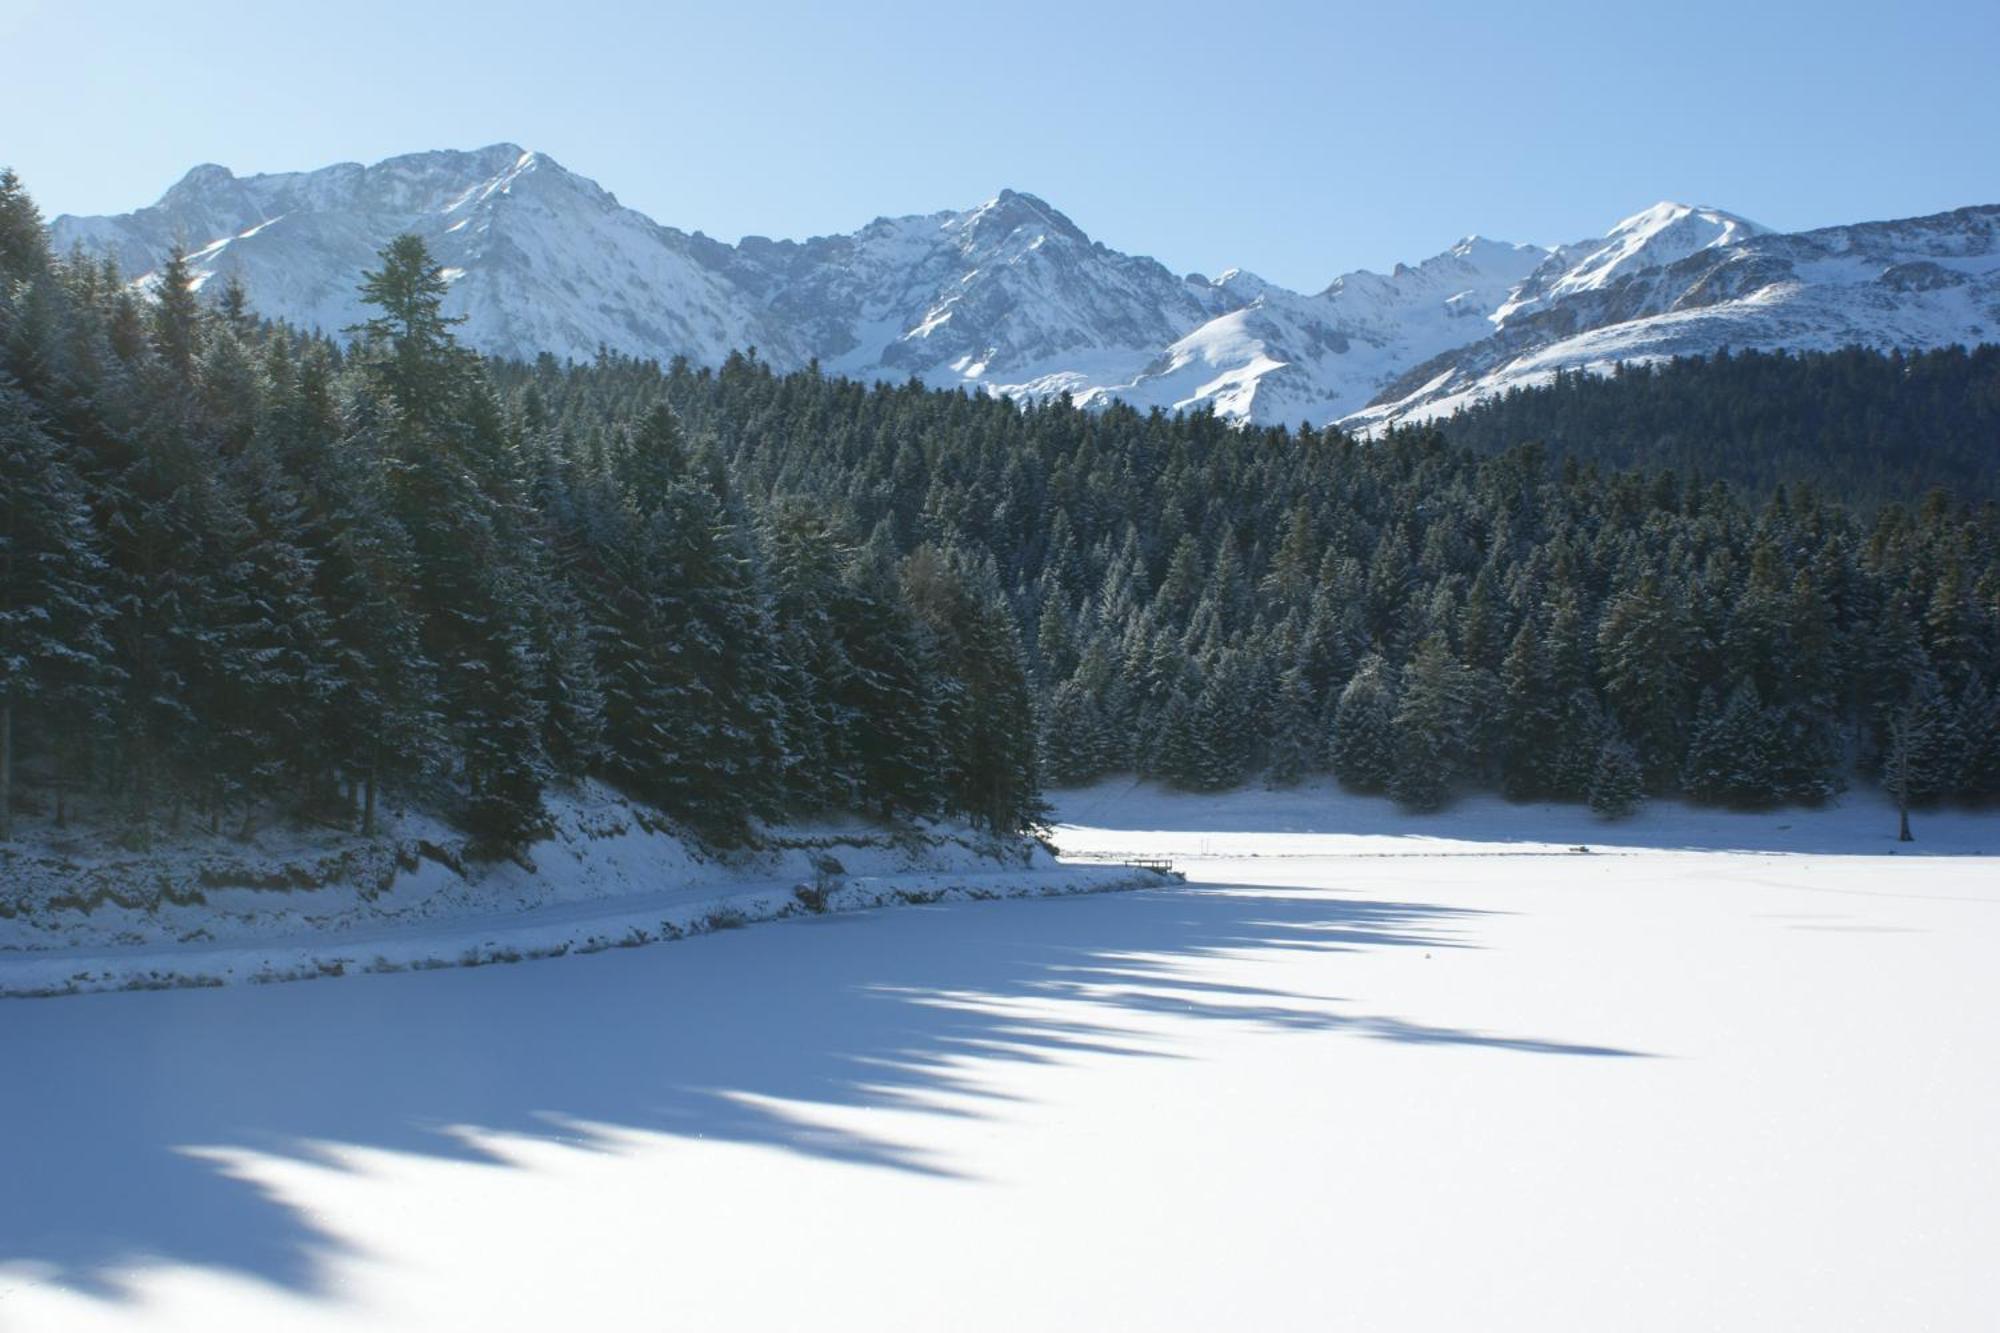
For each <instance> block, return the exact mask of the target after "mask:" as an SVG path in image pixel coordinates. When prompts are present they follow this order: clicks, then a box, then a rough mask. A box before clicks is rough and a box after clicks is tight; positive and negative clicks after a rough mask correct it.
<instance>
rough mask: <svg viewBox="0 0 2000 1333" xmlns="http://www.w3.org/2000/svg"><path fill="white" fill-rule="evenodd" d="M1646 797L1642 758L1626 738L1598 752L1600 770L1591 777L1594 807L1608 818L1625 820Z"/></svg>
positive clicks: (1592, 803) (1591, 805) (1591, 801)
mask: <svg viewBox="0 0 2000 1333" xmlns="http://www.w3.org/2000/svg"><path fill="white" fill-rule="evenodd" d="M1644 799H1645V781H1644V777H1643V775H1642V774H1641V773H1640V770H1639V757H1638V755H1637V754H1635V753H1634V752H1633V749H1632V747H1631V746H1630V745H1629V744H1627V743H1626V742H1625V741H1623V740H1621V739H1618V738H1615V737H1614V738H1613V739H1611V740H1608V741H1606V742H1604V744H1603V745H1602V746H1600V747H1599V748H1598V751H1597V771H1596V772H1595V773H1593V774H1592V775H1591V779H1590V808H1591V809H1592V810H1593V811H1595V812H1596V813H1597V814H1599V815H1602V816H1603V817H1604V818H1606V819H1623V818H1624V817H1625V816H1627V815H1629V814H1631V813H1632V812H1633V811H1634V810H1637V809H1638V808H1639V803H1640V802H1641V801H1643V800H1644Z"/></svg>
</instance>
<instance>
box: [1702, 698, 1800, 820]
mask: <svg viewBox="0 0 2000 1333" xmlns="http://www.w3.org/2000/svg"><path fill="white" fill-rule="evenodd" d="M1776 746H1777V738H1776V736H1775V735H1774V734H1773V729H1772V726H1771V721H1770V718H1769V716H1768V715H1767V714H1766V712H1765V710H1764V705H1763V703H1762V702H1761V701H1760V700H1759V699H1758V697H1757V688H1756V686H1754V685H1752V684H1751V683H1750V682H1749V681H1748V680H1744V681H1741V682H1740V683H1738V685H1737V686H1736V688H1735V689H1734V690H1732V691H1730V694H1729V698H1728V701H1727V702H1726V703H1724V704H1722V705H1721V706H1719V707H1718V706H1717V705H1716V702H1715V698H1714V696H1713V695H1712V694H1708V695H1705V696H1704V698H1703V700H1702V707H1701V711H1700V713H1698V714H1697V717H1696V722H1695V729H1694V738H1693V740H1692V741H1691V742H1690V744H1689V747H1688V757H1687V768H1686V772H1685V773H1684V774H1683V775H1682V778H1681V784H1682V786H1684V787H1685V788H1686V789H1687V792H1688V794H1689V795H1690V796H1693V797H1694V798H1695V799H1696V800H1698V801H1707V802H1711V803H1713V804H1717V805H1732V806H1742V807H1752V808H1755V807H1762V806H1768V805H1772V804H1775V803H1776V801H1777V799H1778V797H1777V796H1776V794H1775V789H1776V787H1777V777H1776V774H1775V772H1774V769H1775V758H1776V755H1775V750H1776Z"/></svg>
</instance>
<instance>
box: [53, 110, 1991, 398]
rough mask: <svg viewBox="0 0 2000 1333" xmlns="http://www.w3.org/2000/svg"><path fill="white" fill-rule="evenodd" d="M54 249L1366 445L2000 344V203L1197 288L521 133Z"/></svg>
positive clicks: (242, 186)
mask: <svg viewBox="0 0 2000 1333" xmlns="http://www.w3.org/2000/svg"><path fill="white" fill-rule="evenodd" d="M52 231H53V236H54V240H55V243H56V244H57V246H58V247H59V248H61V249H64V250H67V249H68V248H70V247H71V246H73V245H81V246H83V247H84V248H85V249H86V250H89V251H93V252H97V253H101V254H106V255H110V256H112V257H114V258H116V259H117V261H118V263H119V265H120V266H121V268H122V269H123V270H124V271H125V272H126V274H128V275H129V276H132V277H133V278H135V279H137V280H140V281H145V280H147V279H149V278H150V277H151V275H152V274H153V272H154V271H155V270H156V269H157V267H158V266H159V264H160V263H161V261H162V260H163V258H164V257H165V255H166V254H167V252H168V250H169V249H170V247H171V246H172V245H173V244H174V242H175V240H176V238H177V237H178V238H181V239H183V240H184V241H185V243H186V244H187V245H188V247H189V248H190V249H191V250H192V251H193V264H194V268H195V271H196V273H197V274H198V275H199V277H200V279H201V280H202V281H203V282H207V281H209V280H212V279H213V278H215V277H217V276H218V275H226V274H232V273H233V274H238V275H240V276H241V278H242V280H243V282H244V283H245V285H246V286H247V288H248V290H249V294H250V299H251V302H252V304H253V305H254V306H255V307H256V308H257V309H258V310H259V311H261V312H262V313H264V314H266V315H270V316H273V317H275V318H280V319H284V320H288V321H290V322H292V323H295V324H298V325H301V326H304V327H308V328H318V329H322V330H325V331H328V332H336V331H338V330H340V329H343V328H345V327H347V326H349V325H351V324H354V323H357V322H358V321H359V320H360V318H361V317H362V310H361V308H360V306H359V304H358V302H357V300H356V297H355V285H356V281H357V278H358V276H359V274H360V272H361V271H362V269H364V268H366V267H368V266H370V265H372V264H373V263H374V261H375V254H376V251H377V250H378V249H379V248H380V247H381V246H382V244H383V243H384V242H385V241H387V240H388V239H389V238H390V237H391V236H394V235H396V234H397V233H399V232H406V231H413V232H416V233H418V234H419V235H421V236H422V237H423V238H424V239H425V241H426V242H427V243H428V244H429V246H430V248H431V252H432V254H433V255H435V256H436V258H437V259H438V261H439V262H440V263H441V264H442V265H444V267H445V274H446V276H447V277H448V278H449V279H450V280H451V284H452V286H451V293H450V296H449V299H448V303H447V304H448V307H449V309H451V310H452V311H453V312H454V313H458V314H463V315H465V316H466V317H467V318H466V322H465V324H464V326H463V329H462V334H463V336H464V337H465V339H466V340H467V341H468V342H469V343H471V344H472V345H474V346H476V347H478V348H479V349H480V350H482V351H485V352H490V353H495V354H498V355H503V356H511V357H520V358H532V357H534V356H536V355H538V354H540V353H543V352H548V353H551V354H553V355H555V356H557V357H560V358H577V359H588V358H590V357H592V356H594V355H595V354H596V353H597V351H598V349H599V348H609V349H611V350H613V351H617V352H622V353H627V354H632V355H638V356H645V357H657V358H660V359H662V360H666V359H669V358H672V357H675V356H686V357H688V358H689V359H691V360H693V361H696V362H705V363H715V362H719V361H720V360H721V359H722V358H723V357H724V356H725V355H727V354H728V352H730V351H731V350H732V349H738V348H746V347H752V346H754V347H756V348H757V350H758V352H759V354H760V355H761V356H762V357H764V358H765V359H767V360H769V361H770V362H772V363H773V364H774V365H777V366H778V367H780V368H791V367H797V366H803V365H805V364H807V363H808V362H810V361H814V360H817V361H818V362H819V364H820V365H821V366H822V367H823V368H824V369H826V370H827V371H829V372H834V373H839V374H843V375H850V376H854V377H857V378H861V379H874V378H890V379H896V380H902V379H906V378H908V377H910V376H912V375H914V376H917V377H919V378H921V379H922V380H924V381H925V382H927V383H929V384H932V385H938V386H950V385H963V386H967V387H972V388H978V389H982V390H986V391H989V392H994V393H1007V394H1015V395H1021V396H1039V395H1054V394H1057V393H1061V392H1068V393H1070V394H1072V395H1073V396H1074V397H1075V398H1076V399H1077V400H1078V401H1079V402H1085V403H1090V402H1098V401H1103V400H1108V399H1112V398H1117V399H1122V400H1124V401H1126V402H1129V403H1132V404H1134V405H1136V406H1138V407H1141V408H1148V407H1154V406H1158V407H1164V408H1168V409H1192V408H1196V407H1200V406H1210V407H1213V409H1214V410H1215V411H1216V412H1218V413H1219V414H1221V415H1223V416H1226V417H1229V418H1231V419H1235V420H1242V421H1252V422H1259V423H1279V422H1284V423H1292V422H1297V421H1300V420H1305V421H1310V422H1313V423H1314V424H1324V423H1329V422H1340V423H1343V424H1345V425H1346V426H1347V427H1348V428H1350V429H1369V428H1375V427H1380V426H1382V425H1385V424H1388V423H1392V422H1397V421H1413V420H1423V419H1427V418H1429V417H1432V416H1436V415H1439V414H1443V413H1448V412H1450V411H1452V410H1454V409H1455V408H1457V407H1459V406H1461V405H1463V404H1465V403H1468V402H1472V401H1475V400H1477V399H1480V398H1483V397H1486V396H1489V395H1491V394H1494V393H1497V392H1503V391H1505V390H1506V389H1507V388H1509V387H1512V386H1515V385H1525V384H1533V383H1538V382H1541V381H1544V380H1546V379H1548V378H1550V377H1551V376H1553V375H1554V374H1555V373H1556V372H1558V371H1563V370H1572V369H1592V370H1595V369H1603V368H1606V367H1608V366H1610V365H1612V364H1614V363H1615V362H1618V361H1621V360H1626V361H1631V360H1653V359H1659V358H1664V357H1670V356H1676V355H1685V354H1691V353H1711V352H1715V351H1717V350H1720V349H1722V348H1725V347H1728V348H1758V349H1765V350H1775V349H1780V348H1790V349H1806V348H1833V347H1840V346H1845V345H1848V344H1857V343H1858V344H1862V345H1867V346H1876V347H1903V348H1914V347H1935V346H1943V345H1948V344H1952V343H1966V344H1972V343H1978V342H1988V341H2000V205H1988V206H1981V207H1974V208H1962V209H1958V210H1956V211H1954V212H1950V213H1939V214H1935V215H1933V216H1930V217H1923V218H1910V219H1905V220H1902V221H1895V222H1867V223H1857V224H1854V225H1851V226H1843V227H1828V228H1822V229H1820V230H1816V231H1807V232H1798V233H1792V234H1783V233H1776V232H1771V231H1768V230H1766V229H1764V228H1762V227H1759V226H1757V225H1756V224H1755V223H1752V222H1749V221H1747V220H1745V219H1743V218H1740V217H1737V216H1735V215H1734V214H1730V213H1725V212H1722V211H1721V210H1719V209H1713V208H1702V207H1691V206H1688V205H1685V204H1675V203H1661V204H1656V205H1654V206H1653V207H1651V208H1649V209H1646V210H1645V211H1644V212H1641V213H1638V214H1635V215H1634V216H1632V217H1629V218H1627V219H1625V220H1624V221H1623V222H1620V223H1619V224H1618V225H1617V226H1615V227H1613V228H1612V229H1611V230H1610V231H1609V232H1608V233H1606V234H1605V235H1604V236H1602V237H1599V238H1595V239H1591V240H1585V241H1579V242H1576V243H1574V244H1569V245H1558V246H1555V247H1553V248H1550V247H1544V246H1538V245H1516V244H1508V243H1505V242H1499V241H1490V240H1485V239H1482V238H1480V237H1476V236H1475V237H1468V238H1467V239H1465V240H1463V241H1461V242H1459V243H1458V244H1457V245H1454V246H1453V247H1451V248H1450V249H1449V250H1446V251H1445V252H1444V253H1442V254H1439V255H1434V256H1432V257H1431V258H1429V259H1426V260H1424V261H1423V262H1422V263H1420V264H1416V265H1414V266H1411V265H1402V264H1399V265H1397V266H1396V268H1395V271H1394V272H1392V273H1388V274H1380V273H1371V272H1366V271H1357V272H1354V273H1348V274H1345V275H1343V276H1341V277H1338V278H1335V279H1334V280H1333V281H1332V282H1331V283H1330V284H1328V286H1327V287H1326V288H1325V289H1324V290H1323V291H1319V292H1316V293H1312V294H1304V293H1300V292H1293V291H1289V290H1286V289H1285V288H1282V287H1279V286H1276V285H1274V284H1272V283H1268V282H1265V281H1263V280H1262V279H1260V278H1258V277H1256V276H1255V275H1254V274H1251V273H1247V272H1244V271H1242V270H1240V269H1232V270H1230V271H1228V272H1226V273H1224V274H1222V275H1220V276H1219V277H1215V278H1207V277H1203V276H1201V275H1199V274H1190V275H1188V276H1185V277H1180V276H1176V275H1175V274H1173V273H1171V272H1169V271H1168V270H1167V269H1166V268H1165V267H1164V266H1162V265H1161V264H1159V263H1158V262H1156V261H1155V260H1152V259H1148V258H1145V257H1143V256H1135V255H1126V254H1121V253H1119V252H1118V251H1116V250H1112V249H1109V248H1107V247H1105V246H1104V245H1102V244H1101V243H1099V242H1096V241H1093V240H1091V239H1090V238H1089V237H1088V236H1086V235H1085V234H1084V233H1083V232H1082V231H1081V230H1080V229H1078V228H1077V226H1076V225H1075V224H1074V223H1072V222H1071V221H1070V220H1069V219H1068V218H1066V217H1064V216H1063V215H1062V214H1061V213H1059V212H1057V211H1056V210H1055V209H1054V208H1052V207H1050V206H1049V205H1048V204H1046V203H1044V202H1043V201H1042V200H1040V199H1038V198H1036V197H1035V196H1033V195H1029V194H1021V193H1018V192H1016V191H1013V190H1002V191H1001V192H1000V193H999V195H997V196H996V197H994V198H992V199H989V200H987V201H986V202H985V203H983V204H981V205H979V206H978V207H977V208H973V209H970V210H967V211H965V212H943V213H933V214H929V215H927V216H920V217H903V218H879V219H877V220H876V221H874V222H871V223H869V224H868V225H867V226H865V227H863V228H861V229H860V230H859V231H856V232H854V233H852V234H850V235H845V236H820V237H814V238H813V239H811V240H806V241H773V240H768V239H765V238H763V237H756V236H752V237H746V238H744V239H743V240H742V241H741V242H739V243H738V244H736V245H727V244H724V243H722V242H720V241H716V240H713V239H711V238H709V237H707V236H704V235H702V234H701V233H700V232H693V233H689V232H683V231H679V230H677V229H675V228H673V227H669V226H665V225H663V224H661V223H658V222H655V221H653V220H652V219H651V218H649V217H646V216H645V215H644V214H642V213H639V212H637V211H635V210H633V209H629V208H626V207H624V206H623V205H621V204H620V203H619V202H618V200H617V199H616V197H614V196H613V195H612V194H611V193H609V192H608V191H606V190H604V189H602V188H601V187H599V186H598V185H597V184H596V183H595V182H593V181H590V180H588V179H586V178H584V177H582V176H579V175H577V174H575V173H574V172H571V171H568V170H565V169H564V168H563V167H561V166H559V165H557V164H556V163H555V162H554V161H553V160H552V159H550V158H548V157H547V156H545V155H543V154H540V153H534V152H528V151H525V150H523V149H521V148H519V147H516V146H515V145H513V144H497V145H495V146H493V147H490V148H482V149H479V150H477V151H474V152H457V151H442V152H430V153H416V154H411V155H408V156H404V157H394V158H390V159H388V160H386V161H383V162H378V163H376V164H375V165H373V166H361V165H358V164H355V163H341V164H339V165H336V166H330V167H323V168H321V169H319V170H317V171H307V172H295V173H284V174H277V175H260V176H245V177H239V176H236V175H233V174H232V173H231V172H229V171H228V170H227V169H225V168H223V167H219V166H213V165H207V166H199V167H196V168H195V169H194V170H192V171H190V172H189V173H188V174H187V175H186V177H184V178H183V179H182V180H181V181H180V182H179V183H178V184H176V185H175V186H174V187H173V188H172V189H170V190H168V191H167V193H166V194H165V195H164V196H162V198H161V199H160V201H159V202H158V203H157V204H154V205H152V206H151V207H148V208H142V209H139V210H138V211H137V212H133V213H126V214H121V215H119V216H115V217H74V216H63V217H59V218H57V219H55V221H54V223H53V224H52Z"/></svg>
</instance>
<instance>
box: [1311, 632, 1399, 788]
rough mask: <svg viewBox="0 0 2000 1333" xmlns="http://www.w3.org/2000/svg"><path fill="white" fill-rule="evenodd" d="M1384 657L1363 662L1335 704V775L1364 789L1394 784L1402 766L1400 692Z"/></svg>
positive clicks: (1331, 747) (1330, 757)
mask: <svg viewBox="0 0 2000 1333" xmlns="http://www.w3.org/2000/svg"><path fill="white" fill-rule="evenodd" d="M1391 681H1392V677H1391V676H1390V668H1389V664H1388V663H1387V661H1385V660H1384V659H1383V658H1382V657H1381V656H1379V655H1375V654H1371V655H1370V656H1368V657H1366V658H1364V659H1363V660H1362V662H1361V666H1360V669H1359V670H1357V671H1356V672H1355V673H1354V678H1353V679H1352V680H1350V681H1348V682H1347V685H1346V687H1345V688H1343V689H1342V690H1341V692H1340V703H1339V705H1338V706H1337V707H1336V708H1335V709H1334V714H1333V736H1332V738H1331V741H1330V743H1329V745H1328V754H1327V757H1328V762H1329V765H1330V767H1331V768H1332V769H1333V772H1334V776H1336V777H1338V778H1339V779H1340V780H1341V782H1342V783H1343V784H1345V785H1346V786H1348V787H1350V788H1352V789H1353V790H1355V791H1358V792H1371V793H1372V792H1381V791H1386V790H1388V788H1389V782H1390V779H1391V778H1392V777H1393V776H1394V775H1395V771H1396V691H1395V687H1394V686H1393V684H1392V683H1391Z"/></svg>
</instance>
